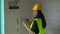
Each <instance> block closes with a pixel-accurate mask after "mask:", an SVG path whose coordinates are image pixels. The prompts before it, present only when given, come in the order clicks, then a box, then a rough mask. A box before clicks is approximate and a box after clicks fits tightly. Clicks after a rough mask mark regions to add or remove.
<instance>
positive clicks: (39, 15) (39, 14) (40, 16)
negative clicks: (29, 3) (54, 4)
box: [35, 10, 46, 28]
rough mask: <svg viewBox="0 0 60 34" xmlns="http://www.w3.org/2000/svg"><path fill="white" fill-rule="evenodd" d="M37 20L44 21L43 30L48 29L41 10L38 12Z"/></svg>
mask: <svg viewBox="0 0 60 34" xmlns="http://www.w3.org/2000/svg"><path fill="white" fill-rule="evenodd" d="M35 18H41V19H42V26H43V28H45V27H46V21H45V17H44V15H43V13H42V11H41V10H38V12H37V16H36V17H35Z"/></svg>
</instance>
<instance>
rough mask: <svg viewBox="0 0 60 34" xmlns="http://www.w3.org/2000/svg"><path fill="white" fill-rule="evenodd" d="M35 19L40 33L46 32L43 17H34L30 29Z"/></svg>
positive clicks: (44, 33)
mask: <svg viewBox="0 0 60 34" xmlns="http://www.w3.org/2000/svg"><path fill="white" fill-rule="evenodd" d="M34 21H36V22H37V25H38V29H39V34H46V28H43V27H42V19H41V18H36V19H34V20H33V21H32V23H31V25H30V29H31V28H32V26H33V23H34Z"/></svg>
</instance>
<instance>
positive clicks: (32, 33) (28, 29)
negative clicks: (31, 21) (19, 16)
mask: <svg viewBox="0 0 60 34" xmlns="http://www.w3.org/2000/svg"><path fill="white" fill-rule="evenodd" d="M23 26H24V27H25V28H26V29H27V31H28V32H30V33H31V34H34V32H33V31H31V30H30V28H28V26H27V25H26V24H25V23H24V22H23Z"/></svg>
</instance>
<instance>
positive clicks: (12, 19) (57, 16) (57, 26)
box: [5, 0, 60, 34]
mask: <svg viewBox="0 0 60 34" xmlns="http://www.w3.org/2000/svg"><path fill="white" fill-rule="evenodd" d="M10 1H14V0H10ZM8 3H9V0H5V34H28V31H27V30H26V29H25V28H24V27H23V26H22V22H21V21H20V20H19V21H18V22H19V25H17V16H18V17H19V16H23V17H24V18H29V19H30V20H32V18H33V14H32V7H33V5H34V4H35V3H41V4H43V6H44V10H43V11H42V12H43V14H44V16H45V18H46V21H47V28H46V29H47V34H60V0H20V1H19V3H18V6H19V9H9V4H8ZM17 28H18V29H19V31H18V32H17Z"/></svg>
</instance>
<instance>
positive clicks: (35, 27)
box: [31, 21, 39, 34]
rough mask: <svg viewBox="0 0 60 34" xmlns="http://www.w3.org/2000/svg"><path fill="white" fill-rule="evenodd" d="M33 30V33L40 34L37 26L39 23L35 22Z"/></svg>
mask: <svg viewBox="0 0 60 34" xmlns="http://www.w3.org/2000/svg"><path fill="white" fill-rule="evenodd" d="M31 30H32V31H33V32H35V34H38V33H39V29H38V25H37V22H36V21H34V23H33V25H32V28H31Z"/></svg>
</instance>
